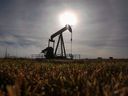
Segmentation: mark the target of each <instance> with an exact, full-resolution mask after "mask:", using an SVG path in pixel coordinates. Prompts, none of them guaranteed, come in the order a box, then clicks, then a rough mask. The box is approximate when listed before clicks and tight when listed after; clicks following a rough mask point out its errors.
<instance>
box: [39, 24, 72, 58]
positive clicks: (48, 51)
mask: <svg viewBox="0 0 128 96" xmlns="http://www.w3.org/2000/svg"><path fill="white" fill-rule="evenodd" d="M66 30H68V31H69V32H71V44H72V28H71V26H70V25H68V24H67V25H65V27H64V28H62V29H60V30H59V31H57V32H56V33H54V34H52V35H51V37H50V39H49V40H48V47H47V48H45V49H44V50H42V52H41V53H44V56H45V58H46V59H66V58H67V56H66V50H65V44H64V39H63V34H62V33H63V32H64V31H66ZM56 36H59V38H58V41H57V44H56V47H55V40H54V38H55V37H56ZM50 43H53V45H52V46H53V47H50ZM59 44H60V49H61V50H60V51H61V54H60V55H59V56H58V55H57V51H58V46H59ZM71 46H72V45H71ZM71 50H72V47H71ZM72 57H73V56H72V52H71V58H72Z"/></svg>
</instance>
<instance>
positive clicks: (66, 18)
mask: <svg viewBox="0 0 128 96" xmlns="http://www.w3.org/2000/svg"><path fill="white" fill-rule="evenodd" d="M59 20H60V23H61V25H66V24H69V25H76V23H77V16H76V14H75V13H73V12H72V11H65V12H63V13H61V14H60V15H59Z"/></svg>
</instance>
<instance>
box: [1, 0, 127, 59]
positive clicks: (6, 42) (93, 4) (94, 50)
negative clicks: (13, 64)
mask: <svg viewBox="0 0 128 96" xmlns="http://www.w3.org/2000/svg"><path fill="white" fill-rule="evenodd" d="M127 5H128V0H0V56H1V57H2V56H4V55H5V51H6V49H7V52H8V54H10V55H11V56H30V55H31V54H38V53H40V52H41V50H42V49H44V48H46V47H47V43H48V39H49V38H50V36H51V35H52V34H53V33H55V32H57V31H58V30H59V29H61V28H63V27H64V26H62V25H61V24H60V22H59V14H60V13H63V12H64V11H66V10H67V11H69V10H70V11H72V12H74V13H75V14H76V16H77V21H78V22H77V24H76V25H74V26H72V30H73V45H72V46H73V47H72V48H73V49H72V50H73V53H74V54H81V56H82V57H83V58H96V57H104V58H108V57H110V56H112V57H116V58H128V51H127V49H128V43H127V42H128V32H127V30H128V6H127ZM63 35H64V41H65V46H66V50H67V53H70V50H71V48H70V45H71V42H70V37H71V36H70V33H69V32H64V33H63Z"/></svg>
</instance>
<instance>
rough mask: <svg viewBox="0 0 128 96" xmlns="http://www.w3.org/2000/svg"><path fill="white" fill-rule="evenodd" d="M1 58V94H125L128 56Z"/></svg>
mask: <svg viewBox="0 0 128 96" xmlns="http://www.w3.org/2000/svg"><path fill="white" fill-rule="evenodd" d="M61 63H63V62H61V61H59V62H55V61H47V62H39V61H34V60H20V59H17V60H12V59H0V96H128V61H127V60H86V61H82V62H76V61H73V62H70V63H69V62H68V61H67V62H65V63H63V64H61Z"/></svg>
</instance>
